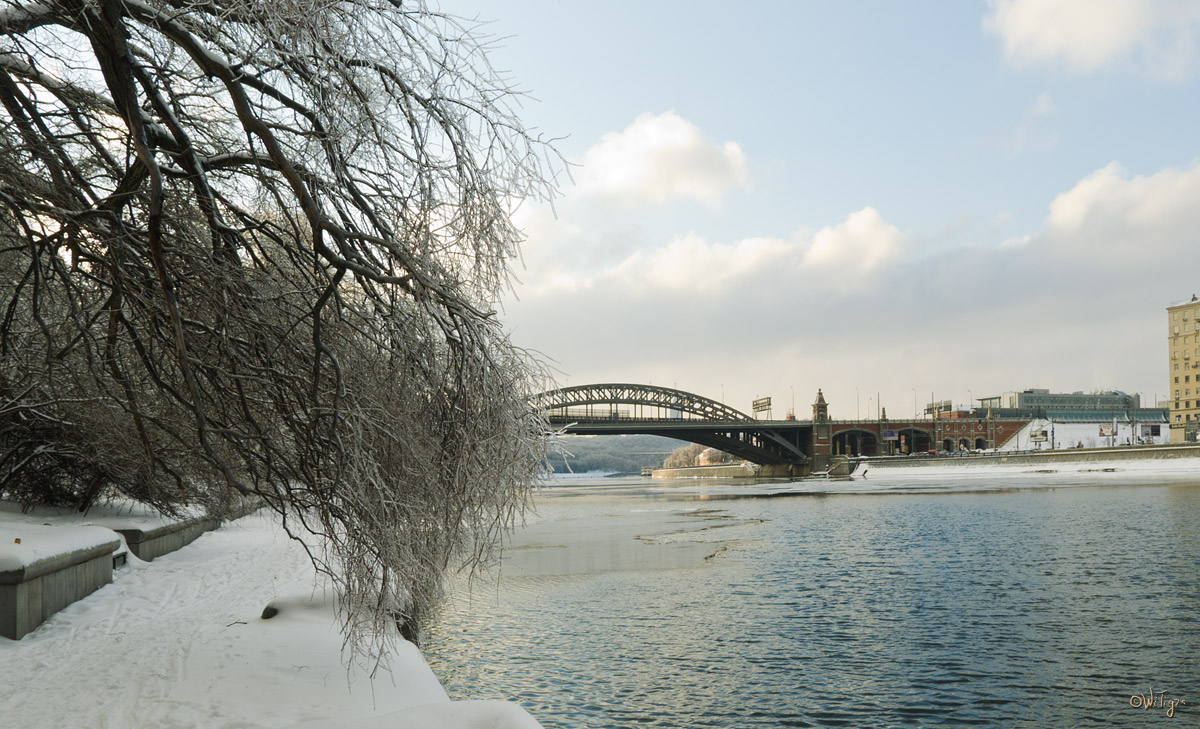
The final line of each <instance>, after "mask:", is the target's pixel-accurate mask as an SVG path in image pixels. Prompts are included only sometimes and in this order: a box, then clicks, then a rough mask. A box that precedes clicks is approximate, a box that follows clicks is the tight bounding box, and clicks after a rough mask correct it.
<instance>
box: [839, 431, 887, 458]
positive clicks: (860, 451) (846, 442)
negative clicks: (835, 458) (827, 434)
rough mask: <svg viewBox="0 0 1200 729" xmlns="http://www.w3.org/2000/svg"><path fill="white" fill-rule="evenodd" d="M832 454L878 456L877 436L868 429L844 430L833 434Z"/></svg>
mask: <svg viewBox="0 0 1200 729" xmlns="http://www.w3.org/2000/svg"><path fill="white" fill-rule="evenodd" d="M833 454H834V455H841V456H878V455H880V450H879V436H877V435H875V434H874V433H872V432H871V431H869V430H846V431H842V432H841V433H838V434H837V435H835V436H833Z"/></svg>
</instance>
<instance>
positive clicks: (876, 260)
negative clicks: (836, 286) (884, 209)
mask: <svg viewBox="0 0 1200 729" xmlns="http://www.w3.org/2000/svg"><path fill="white" fill-rule="evenodd" d="M902 242H903V236H902V235H901V234H900V231H899V230H897V229H896V228H895V227H893V226H892V225H890V224H888V223H887V222H886V221H885V220H884V219H883V217H882V216H881V215H880V214H879V212H878V211H876V210H875V209H874V208H870V207H866V208H863V209H862V210H859V211H858V212H856V213H851V214H850V216H849V217H848V218H846V221H845V222H844V223H839V224H837V225H835V226H831V227H826V228H822V229H821V230H820V231H818V232H817V234H816V235H814V236H813V239H812V244H811V245H810V246H809V247H808V250H807V251H806V252H805V255H804V265H805V266H806V267H811V268H822V269H834V270H833V271H832V272H833V273H843V274H845V273H866V272H870V271H872V270H874V269H876V268H877V267H879V266H880V265H882V264H883V263H886V262H887V261H889V260H891V259H892V258H894V257H895V256H896V255H897V254H898V253H899V251H900V247H901V244H902Z"/></svg>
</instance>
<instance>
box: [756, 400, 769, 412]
mask: <svg viewBox="0 0 1200 729" xmlns="http://www.w3.org/2000/svg"><path fill="white" fill-rule="evenodd" d="M752 407H753V408H754V412H756V413H761V412H764V411H766V410H770V409H771V398H769V397H760V398H758V399H757V400H755V401H754V403H753V404H752Z"/></svg>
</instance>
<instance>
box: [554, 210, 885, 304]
mask: <svg viewBox="0 0 1200 729" xmlns="http://www.w3.org/2000/svg"><path fill="white" fill-rule="evenodd" d="M903 246H904V236H903V234H901V233H900V231H899V230H897V229H896V228H895V226H893V225H891V224H889V223H888V222H887V221H886V220H884V219H883V216H881V215H880V214H879V212H878V211H876V210H875V209H874V208H870V207H867V208H863V209H862V210H859V211H857V212H854V213H851V214H850V215H848V216H847V217H846V219H845V220H844V221H842V222H840V223H837V224H835V225H831V226H826V227H824V228H821V229H820V230H818V231H817V232H816V233H812V234H809V233H806V232H800V233H797V234H796V235H794V236H792V237H790V238H786V239H785V238H775V237H747V238H742V239H740V240H736V241H733V242H730V243H724V242H716V241H709V240H707V239H705V238H704V237H703V236H701V235H698V234H697V233H695V232H690V233H687V234H685V235H681V236H676V237H674V238H672V239H671V240H669V241H668V242H666V243H665V244H664V245H660V246H657V247H654V246H649V245H648V246H643V247H641V248H640V249H637V250H634V251H633V252H631V253H630V254H629V255H628V256H626V257H625V258H623V259H622V260H620V261H618V262H615V263H613V264H612V265H609V266H606V267H603V268H600V269H598V270H593V269H590V268H589V265H590V264H589V260H588V259H587V258H580V257H575V258H574V259H573V261H574V263H573V265H572V264H568V261H567V259H566V258H565V257H564V258H563V259H561V260H557V261H555V262H550V261H548V260H547V261H543V263H544V264H545V265H546V266H547V268H546V269H544V273H543V274H541V275H539V278H541V279H542V280H543V281H544V282H546V283H547V284H548V286H545V287H543V288H542V289H540V290H535V294H536V293H541V292H544V291H546V290H547V289H548V288H557V289H562V288H592V289H595V288H603V289H609V290H621V291H624V292H627V293H628V294H630V295H637V294H640V293H641V292H645V291H648V290H653V291H676V292H680V291H690V292H708V293H720V294H722V295H726V296H729V295H742V296H750V295H751V293H752V292H753V291H754V290H755V289H757V288H759V287H761V286H763V285H765V284H768V283H769V284H770V285H775V286H782V285H784V284H785V282H788V281H790V282H791V283H792V284H793V285H798V286H804V287H807V288H809V289H819V290H823V291H836V292H843V293H845V292H848V291H851V290H853V289H855V288H862V287H866V286H868V285H869V279H870V277H871V275H872V274H874V273H876V272H878V271H879V270H880V269H881V267H883V265H884V264H886V263H887V262H888V261H891V260H892V259H894V258H895V257H897V256H898V255H899V254H900V252H901V250H902V248H903ZM568 248H569V247H564V248H563V249H562V251H563V253H564V254H565V253H566V252H567V251H568ZM568 265H569V267H570V271H565V270H564V267H566V266H568ZM545 274H549V276H548V277H547V276H546V275H545Z"/></svg>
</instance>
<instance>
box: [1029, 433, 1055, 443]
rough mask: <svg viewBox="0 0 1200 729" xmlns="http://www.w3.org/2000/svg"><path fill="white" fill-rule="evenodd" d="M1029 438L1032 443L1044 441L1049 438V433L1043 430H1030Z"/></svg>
mask: <svg viewBox="0 0 1200 729" xmlns="http://www.w3.org/2000/svg"><path fill="white" fill-rule="evenodd" d="M1029 440H1030V441H1032V442H1034V443H1045V442H1046V441H1048V440H1050V433H1049V432H1048V431H1045V430H1031V431H1029Z"/></svg>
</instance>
